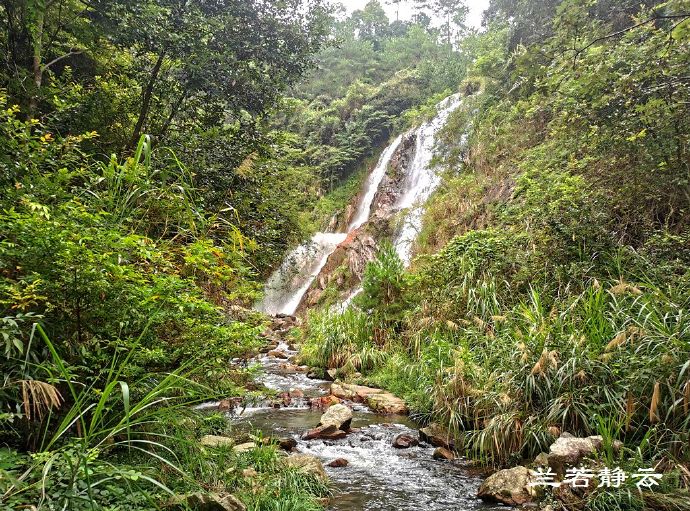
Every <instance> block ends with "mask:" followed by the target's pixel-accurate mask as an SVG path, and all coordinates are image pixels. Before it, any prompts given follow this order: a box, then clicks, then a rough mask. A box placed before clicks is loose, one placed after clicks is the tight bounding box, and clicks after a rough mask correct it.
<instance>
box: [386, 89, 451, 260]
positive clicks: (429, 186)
mask: <svg viewBox="0 0 690 511" xmlns="http://www.w3.org/2000/svg"><path fill="white" fill-rule="evenodd" d="M460 102H461V99H460V94H454V95H453V96H450V97H448V98H446V99H444V100H443V101H442V102H441V103H440V104H439V105H438V110H439V111H438V115H436V117H434V118H433V119H432V120H431V121H429V122H427V123H424V124H422V125H421V126H420V127H419V129H418V130H417V144H416V147H415V152H414V160H413V161H412V162H411V164H410V166H409V168H408V169H407V175H406V178H405V182H404V183H403V188H402V190H401V192H402V193H401V194H400V198H399V199H398V201H397V202H396V204H395V209H398V210H407V211H406V212H405V213H404V217H403V220H402V226H401V227H400V230H399V232H398V234H397V236H396V237H395V240H394V245H395V250H396V252H397V253H398V255H399V256H400V259H401V260H402V262H403V264H404V265H405V266H408V265H409V264H410V261H411V259H412V245H413V244H414V241H415V240H416V239H417V235H418V234H419V230H420V228H421V227H422V215H423V213H424V205H425V204H426V201H427V200H428V199H429V197H430V196H431V194H432V193H433V192H434V190H436V188H437V187H438V185H439V184H440V183H441V177H440V176H439V175H438V174H437V173H436V172H435V170H434V168H433V166H432V165H431V160H432V158H433V156H434V147H435V145H436V135H437V134H438V132H439V130H440V129H441V128H443V126H445V124H446V121H447V120H448V116H449V115H450V114H451V113H452V112H453V111H454V110H455V109H456V108H458V107H459V106H460Z"/></svg>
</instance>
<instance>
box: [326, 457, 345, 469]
mask: <svg viewBox="0 0 690 511" xmlns="http://www.w3.org/2000/svg"><path fill="white" fill-rule="evenodd" d="M349 464H350V462H349V461H347V460H346V459H345V458H336V459H334V460H333V461H331V462H330V463H327V464H326V466H329V467H333V468H341V467H347V466H348V465H349Z"/></svg>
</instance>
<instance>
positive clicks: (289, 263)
mask: <svg viewBox="0 0 690 511" xmlns="http://www.w3.org/2000/svg"><path fill="white" fill-rule="evenodd" d="M346 237H347V234H346V233H340V232H333V233H331V232H317V233H316V234H314V236H313V237H312V239H311V240H310V241H309V242H308V243H305V244H303V245H300V246H298V247H297V248H296V249H295V250H293V251H292V252H290V253H289V254H288V256H287V257H286V258H285V260H284V261H283V264H281V265H280V268H278V270H277V271H276V272H274V273H273V275H271V277H270V278H269V279H268V281H267V282H266V285H265V287H264V299H263V300H262V301H261V302H260V303H259V304H258V305H257V306H256V308H257V310H260V311H261V312H265V313H266V314H294V313H295V311H296V310H297V307H298V306H299V302H300V301H301V300H302V297H303V296H304V293H306V292H307V289H309V286H310V285H311V283H312V282H313V281H314V279H315V278H316V277H317V275H318V274H319V272H320V271H321V269H322V268H323V267H324V265H325V264H326V261H327V260H328V256H329V255H331V254H332V253H333V251H334V250H335V249H336V247H337V246H338V245H339V244H340V243H342V242H343V241H345V238H346Z"/></svg>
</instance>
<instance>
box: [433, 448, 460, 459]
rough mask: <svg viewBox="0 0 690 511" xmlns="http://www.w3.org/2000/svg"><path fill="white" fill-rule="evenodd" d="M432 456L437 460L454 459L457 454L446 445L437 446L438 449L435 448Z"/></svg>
mask: <svg viewBox="0 0 690 511" xmlns="http://www.w3.org/2000/svg"><path fill="white" fill-rule="evenodd" d="M432 457H433V458H434V459H435V460H446V461H453V460H454V459H455V454H453V452H452V451H450V450H448V449H446V448H445V447H437V448H436V450H434V454H433V455H432Z"/></svg>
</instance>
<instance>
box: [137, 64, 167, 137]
mask: <svg viewBox="0 0 690 511" xmlns="http://www.w3.org/2000/svg"><path fill="white" fill-rule="evenodd" d="M164 58H165V50H162V51H161V53H160V54H159V55H158V59H157V60H156V63H155V65H154V66H153V69H152V70H151V76H150V77H149V81H148V83H147V84H146V87H145V88H144V94H143V96H142V98H141V109H140V110H139V118H138V119H137V124H136V126H134V132H133V133H132V138H131V139H130V141H129V146H130V147H136V145H137V143H138V142H139V138H140V137H141V132H142V130H143V128H144V123H145V122H146V119H147V118H148V116H149V109H150V108H151V96H152V95H153V88H154V87H155V85H156V80H158V75H159V73H160V70H161V66H162V65H163V59H164Z"/></svg>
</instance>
